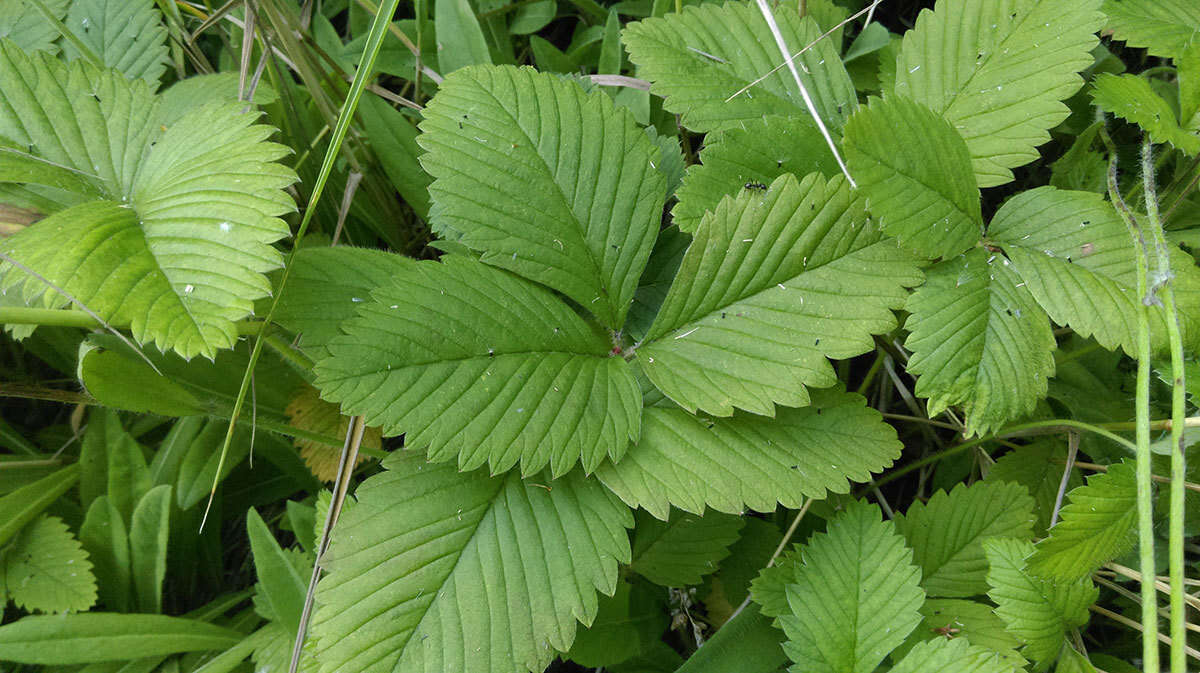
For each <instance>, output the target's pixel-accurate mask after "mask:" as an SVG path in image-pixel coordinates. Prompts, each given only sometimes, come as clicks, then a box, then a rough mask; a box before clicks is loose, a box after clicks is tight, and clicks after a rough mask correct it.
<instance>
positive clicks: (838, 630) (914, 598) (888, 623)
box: [779, 503, 925, 673]
mask: <svg viewBox="0 0 1200 673" xmlns="http://www.w3.org/2000/svg"><path fill="white" fill-rule="evenodd" d="M920 577H921V571H920V570H919V569H918V568H917V567H916V566H914V565H913V564H912V552H911V551H909V549H908V548H907V547H905V546H904V538H902V537H900V536H899V535H897V534H896V531H895V528H894V527H893V526H892V524H891V522H887V521H882V520H881V519H880V514H879V510H878V508H876V507H873V506H871V505H866V504H863V503H853V504H851V506H850V507H849V508H848V509H847V510H846V512H845V513H844V514H842V515H841V516H839V517H838V518H837V519H835V520H834V521H833V522H831V523H830V524H829V530H828V532H826V533H818V534H816V535H814V536H813V537H812V539H811V540H810V541H809V543H808V545H807V546H806V547H805V548H804V560H803V566H802V567H801V568H799V569H798V571H797V573H796V577H795V582H794V583H792V584H789V585H788V586H787V597H788V604H789V605H790V606H791V614H787V615H784V616H782V617H780V618H779V622H780V624H781V625H782V626H783V630H784V633H786V634H787V636H788V640H787V642H785V643H784V644H783V650H784V652H787V655H788V657H789V658H790V659H791V660H792V661H793V662H795V663H796V666H795V667H794V668H793V669H792V670H795V671H804V672H805V673H871V671H874V670H875V667H876V666H878V665H879V663H880V662H881V661H883V658H884V657H886V656H887V655H888V653H889V652H891V651H892V650H893V649H895V648H896V646H898V645H899V644H900V643H902V642H904V638H905V636H907V635H908V633H909V631H912V629H913V627H915V626H916V625H917V624H918V623H920V621H921V614H920V613H919V612H918V611H917V610H918V609H919V608H920V607H921V603H922V602H924V600H925V592H923V591H921V588H920V587H919V586H918V585H917V582H918V581H919V579H920Z"/></svg>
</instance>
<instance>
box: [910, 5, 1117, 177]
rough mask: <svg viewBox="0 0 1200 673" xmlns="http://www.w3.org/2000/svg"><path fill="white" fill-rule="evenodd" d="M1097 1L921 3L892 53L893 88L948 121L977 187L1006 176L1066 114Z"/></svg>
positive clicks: (1094, 25) (1086, 53) (1086, 59)
mask: <svg viewBox="0 0 1200 673" xmlns="http://www.w3.org/2000/svg"><path fill="white" fill-rule="evenodd" d="M1099 5H1100V0H1077V1H1073V2H1061V1H1059V0H963V1H958V2H951V1H949V0H941V2H938V4H937V5H936V7H935V9H934V11H932V12H931V11H928V10H923V11H922V12H921V14H920V16H918V17H917V22H916V25H915V26H914V28H913V29H912V30H910V31H909V32H908V33H907V34H905V36H904V42H903V44H902V46H901V49H900V53H899V55H898V56H897V58H896V69H895V72H896V83H895V93H896V94H899V95H901V96H906V97H909V98H912V99H913V100H915V101H917V102H918V103H922V104H923V105H925V106H926V107H928V108H929V109H931V110H933V111H934V112H936V113H938V114H940V115H942V116H943V117H945V118H946V120H947V121H949V122H950V123H951V124H952V125H953V126H954V128H955V129H957V130H958V132H959V133H960V134H961V135H962V137H963V139H964V140H966V142H967V148H968V149H969V150H970V151H971V159H972V163H973V164H974V166H975V178H976V181H977V182H978V183H979V186H980V187H992V186H995V185H1002V184H1004V183H1006V182H1009V181H1011V180H1012V179H1013V176H1012V171H1011V170H1009V169H1011V168H1014V167H1016V166H1022V165H1024V164H1027V163H1029V162H1030V161H1033V160H1034V159H1036V158H1038V153H1037V151H1036V148H1037V146H1038V145H1041V144H1042V143H1044V142H1046V141H1048V140H1050V135H1049V133H1048V131H1049V130H1050V129H1051V128H1053V127H1055V126H1057V125H1058V123H1059V122H1061V121H1062V120H1064V119H1066V118H1067V115H1068V113H1069V111H1068V110H1067V106H1066V105H1064V104H1062V103H1061V102H1060V101H1062V100H1063V99H1065V98H1067V97H1068V96H1070V95H1071V94H1073V93H1074V92H1075V91H1076V90H1078V89H1079V87H1080V85H1081V84H1082V83H1083V81H1082V80H1081V79H1080V78H1079V76H1078V75H1077V74H1076V73H1078V72H1079V71H1080V70H1083V69H1084V68H1086V67H1088V66H1089V65H1091V63H1092V55H1091V49H1092V47H1094V46H1095V45H1096V41H1097V40H1096V36H1095V35H1094V33H1095V32H1096V30H1097V29H1099V28H1100V26H1101V24H1102V23H1103V21H1104V17H1103V15H1102V14H1100V12H1098V11H1097V9H1098V8H1099Z"/></svg>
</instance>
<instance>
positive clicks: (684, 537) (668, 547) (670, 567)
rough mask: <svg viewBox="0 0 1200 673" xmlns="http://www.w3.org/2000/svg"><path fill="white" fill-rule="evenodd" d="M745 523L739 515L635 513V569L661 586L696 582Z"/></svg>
mask: <svg viewBox="0 0 1200 673" xmlns="http://www.w3.org/2000/svg"><path fill="white" fill-rule="evenodd" d="M743 525H745V520H744V519H742V518H741V517H740V516H733V515H730V514H722V513H721V512H708V513H706V514H705V515H704V516H697V515H695V514H687V513H683V512H678V511H677V512H675V513H674V515H673V516H672V517H671V518H670V519H669V520H667V521H659V520H658V519H655V518H654V517H652V516H646V515H639V516H638V522H637V528H636V529H635V531H634V535H633V561H632V562H631V563H630V565H629V567H630V569H631V570H633V571H634V572H635V573H637V574H639V575H641V576H642V577H645V578H646V579H648V580H650V581H651V582H654V583H655V584H660V585H662V586H665V587H685V586H690V585H693V584H699V583H700V582H701V580H703V579H704V577H705V576H706V575H711V574H712V573H714V572H716V571H717V568H718V563H719V562H720V561H721V559H723V558H725V557H726V556H729V546H730V545H732V544H733V543H734V542H737V539H738V532H739V531H741V529H742V526H743Z"/></svg>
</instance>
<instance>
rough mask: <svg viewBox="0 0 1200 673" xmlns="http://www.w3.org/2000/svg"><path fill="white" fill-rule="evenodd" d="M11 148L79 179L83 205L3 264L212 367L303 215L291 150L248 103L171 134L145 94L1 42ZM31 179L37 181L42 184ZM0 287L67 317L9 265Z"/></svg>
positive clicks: (4, 126) (3, 131) (78, 200)
mask: <svg viewBox="0 0 1200 673" xmlns="http://www.w3.org/2000/svg"><path fill="white" fill-rule="evenodd" d="M0 98H2V99H3V100H4V105H3V106H0V136H3V137H4V138H6V139H8V140H9V141H11V142H12V143H14V144H15V145H16V146H17V147H20V148H24V149H25V150H27V153H28V154H29V155H30V156H32V157H35V158H37V159H41V160H44V161H47V162H51V163H53V164H56V165H58V166H60V167H63V168H64V169H66V170H69V171H71V172H72V173H73V174H74V175H75V176H76V177H77V178H79V183H80V185H81V186H80V190H79V191H78V193H77V194H75V195H71V196H70V197H69V198H68V199H67V200H68V201H69V202H70V203H72V204H78V205H72V207H70V208H69V209H67V210H61V211H59V212H57V213H55V214H52V215H50V216H49V217H47V218H45V219H44V220H42V221H40V222H38V223H36V224H34V225H32V226H30V227H27V228H25V229H23V230H21V231H20V232H19V233H17V234H15V235H13V236H11V237H9V238H7V239H5V240H4V242H3V244H0V250H2V251H3V252H4V253H5V254H7V255H9V256H10V257H13V258H15V259H16V260H17V261H19V262H21V263H22V264H24V265H25V266H28V267H30V268H32V269H34V270H35V271H37V272H39V273H40V274H42V275H43V276H45V277H46V278H47V279H49V280H50V281H51V282H53V283H55V284H56V285H58V286H59V287H61V288H63V289H65V290H66V291H67V292H69V293H71V294H72V295H74V296H75V297H76V298H77V299H79V301H81V302H83V303H84V304H85V305H87V306H88V307H90V308H91V309H92V310H94V311H95V312H96V313H98V314H99V315H100V316H101V317H103V318H105V319H106V320H109V321H111V322H116V323H118V324H121V323H123V324H128V325H129V326H130V328H131V329H132V332H133V336H134V338H135V339H137V340H138V341H140V342H148V341H153V342H154V343H155V344H157V345H158V346H159V347H160V348H162V349H164V350H166V349H168V348H171V349H174V350H175V351H177V352H178V353H179V354H180V355H182V356H184V357H191V356H194V355H204V356H206V357H210V358H211V357H213V356H214V355H215V354H216V352H217V350H218V349H221V348H229V347H231V346H232V345H233V343H234V340H235V339H236V337H237V333H236V329H235V327H234V321H235V320H239V319H241V318H244V317H245V316H246V315H248V314H249V313H250V312H251V311H252V309H253V301H254V300H255V299H258V298H260V297H264V296H266V295H267V294H268V293H269V292H270V283H269V282H268V281H267V278H266V276H264V275H263V274H264V273H265V272H266V271H268V270H270V269H272V268H275V267H277V266H278V265H279V264H280V261H281V257H280V255H279V252H278V251H276V250H275V249H274V248H272V247H271V245H270V244H271V243H272V242H274V241H276V240H278V239H280V238H282V237H284V236H286V235H287V233H288V229H287V225H286V224H285V223H284V222H283V221H282V220H280V219H278V217H277V216H278V215H281V214H283V213H285V212H288V211H290V210H291V209H292V208H293V204H292V201H291V199H290V197H288V196H287V194H286V193H285V192H284V191H283V188H284V187H286V186H287V185H289V184H290V183H291V182H292V181H293V180H294V174H293V173H292V172H291V171H290V170H289V169H286V168H284V167H283V166H281V165H279V164H277V163H274V161H275V160H276V159H278V158H280V157H281V156H283V155H284V154H285V153H286V151H287V149H286V148H284V147H283V146H281V145H276V144H273V143H269V142H265V139H266V137H267V136H268V135H270V133H271V129H270V128H268V127H266V126H262V125H258V124H255V123H254V120H255V115H253V114H242V113H241V110H242V108H243V107H244V106H243V105H242V104H240V103H214V104H209V105H204V106H200V107H197V108H195V109H193V110H192V111H190V112H189V113H188V114H186V115H185V116H184V117H183V118H182V119H180V120H179V121H177V122H175V123H174V124H172V125H171V126H169V127H167V128H166V130H163V127H162V125H161V124H160V122H159V120H158V115H159V113H158V105H157V99H156V98H155V97H154V96H153V94H151V93H150V90H149V89H148V88H147V87H146V85H145V83H144V82H141V81H130V80H127V79H125V78H124V77H123V76H121V74H120V73H118V72H116V71H112V70H98V69H96V68H94V67H93V66H91V65H89V64H87V63H84V62H82V61H75V62H73V63H72V64H71V65H69V66H68V65H65V64H63V63H61V62H60V61H58V60H56V59H53V58H51V57H49V56H47V55H46V54H42V53H39V54H33V55H32V56H30V55H26V54H25V53H24V52H22V51H20V50H19V49H17V48H16V47H15V46H13V45H12V44H11V43H8V42H0ZM34 177H35V176H33V175H31V176H30V178H26V179H34ZM0 274H2V277H0V287H4V288H12V287H13V286H14V285H20V286H21V287H22V290H23V292H22V294H23V296H24V297H25V299H26V300H27V301H33V300H35V299H38V298H39V297H40V300H41V301H42V302H43V303H44V304H45V305H47V306H56V305H61V304H63V303H65V299H64V298H63V297H60V296H58V294H57V293H56V292H53V291H47V289H46V285H45V284H44V283H43V282H42V281H40V280H38V279H36V278H33V277H31V276H29V275H27V274H26V273H25V272H24V271H22V270H20V269H17V268H15V267H12V266H10V265H8V264H0Z"/></svg>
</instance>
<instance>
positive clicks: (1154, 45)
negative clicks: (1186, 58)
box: [1104, 0, 1200, 58]
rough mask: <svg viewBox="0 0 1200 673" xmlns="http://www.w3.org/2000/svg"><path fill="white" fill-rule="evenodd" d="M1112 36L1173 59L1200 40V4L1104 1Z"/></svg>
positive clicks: (1183, 0)
mask: <svg viewBox="0 0 1200 673" xmlns="http://www.w3.org/2000/svg"><path fill="white" fill-rule="evenodd" d="M1104 14H1105V15H1106V16H1108V26H1107V28H1108V30H1111V31H1112V32H1113V37H1114V38H1116V39H1118V40H1123V41H1124V42H1125V44H1127V45H1129V46H1130V47H1139V48H1142V49H1145V50H1146V51H1148V52H1149V53H1150V54H1151V55H1154V56H1164V57H1168V58H1174V57H1177V56H1179V55H1180V54H1182V53H1183V52H1184V51H1185V50H1186V49H1187V48H1188V47H1189V46H1190V45H1193V44H1196V43H1197V42H1200V30H1198V27H1200V5H1197V4H1196V3H1194V2H1192V0H1105V3H1104Z"/></svg>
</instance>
